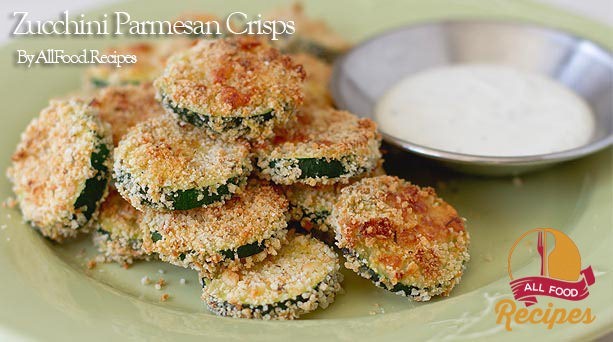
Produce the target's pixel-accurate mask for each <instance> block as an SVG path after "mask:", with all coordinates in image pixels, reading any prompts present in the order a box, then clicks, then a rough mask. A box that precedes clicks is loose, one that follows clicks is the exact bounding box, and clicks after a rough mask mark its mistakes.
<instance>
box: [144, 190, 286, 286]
mask: <svg viewBox="0 0 613 342" xmlns="http://www.w3.org/2000/svg"><path fill="white" fill-rule="evenodd" d="M288 208H289V204H288V201H287V199H286V198H285V196H283V194H282V193H281V192H280V191H279V190H277V189H276V188H274V187H273V186H270V185H267V184H266V183H263V182H261V181H257V180H252V181H250V183H249V185H248V186H247V188H246V189H245V191H243V192H242V193H240V194H239V195H236V196H234V197H232V198H231V199H229V200H228V201H226V203H225V204H224V205H222V206H216V207H212V208H199V209H193V210H185V211H170V212H162V211H156V210H153V209H147V210H145V212H144V215H143V220H142V227H143V228H142V229H143V231H144V235H145V236H144V244H143V247H144V248H145V250H146V251H147V252H149V253H158V254H159V257H160V259H161V260H163V261H166V262H169V263H171V264H174V265H177V266H182V267H189V268H193V269H195V270H198V271H201V272H204V273H207V274H212V273H214V272H215V270H216V269H217V267H218V266H219V265H220V264H224V265H228V264H234V265H238V264H240V265H242V266H243V267H249V266H251V265H253V264H254V263H256V262H258V261H260V260H262V259H263V258H264V257H266V255H268V254H275V253H276V251H277V250H278V249H279V248H281V244H282V243H284V242H285V236H286V233H287V230H286V227H287V211H288Z"/></svg>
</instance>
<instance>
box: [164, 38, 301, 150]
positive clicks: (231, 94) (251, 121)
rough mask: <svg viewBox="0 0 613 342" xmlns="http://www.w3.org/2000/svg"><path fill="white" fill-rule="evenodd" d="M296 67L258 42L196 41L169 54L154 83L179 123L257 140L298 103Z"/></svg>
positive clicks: (228, 39) (281, 122)
mask: <svg viewBox="0 0 613 342" xmlns="http://www.w3.org/2000/svg"><path fill="white" fill-rule="evenodd" d="M304 78H305V73H304V70H303V68H302V66H300V65H296V64H294V63H293V62H292V60H291V58H290V57H288V56H285V55H282V54H281V53H280V52H279V51H277V50H276V49H274V48H272V47H270V46H269V45H267V44H266V42H265V41H263V40H258V39H255V38H248V37H238V38H225V39H217V40H202V41H200V42H199V43H198V44H197V45H196V46H194V47H192V48H190V49H188V50H187V51H184V52H180V53H178V54H175V55H173V56H172V57H171V58H170V60H169V61H168V64H167V65H166V69H165V70H164V73H163V75H162V76H161V77H159V78H158V79H157V80H156V81H155V86H156V87H157V90H158V96H159V100H160V101H161V102H162V104H163V105H164V107H165V108H166V109H167V110H168V112H169V113H171V114H173V115H174V116H175V117H176V118H177V119H178V120H179V121H181V122H184V123H189V124H191V125H194V126H198V127H204V128H205V129H206V130H207V131H209V132H211V133H213V134H214V135H222V136H224V137H226V138H235V137H238V136H244V137H246V138H248V139H253V140H258V139H261V138H262V137H267V136H270V135H272V133H273V128H274V127H277V126H280V125H284V124H285V123H286V122H287V121H288V120H289V119H290V118H291V117H292V116H293V113H294V110H295V109H296V107H298V106H299V105H300V104H301V103H302V81H303V80H304Z"/></svg>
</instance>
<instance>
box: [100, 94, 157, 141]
mask: <svg viewBox="0 0 613 342" xmlns="http://www.w3.org/2000/svg"><path fill="white" fill-rule="evenodd" d="M90 105H91V106H92V107H94V108H96V109H98V111H99V113H100V119H102V121H103V122H106V123H108V124H109V125H111V130H112V133H113V144H114V145H115V146H117V144H118V143H119V140H121V138H123V136H124V135H126V133H127V132H128V130H129V129H130V128H131V127H132V126H134V125H136V124H137V123H139V122H142V121H146V120H147V119H149V118H152V117H157V116H161V115H162V114H164V108H162V106H161V105H160V104H159V103H158V102H157V101H156V99H155V90H154V88H153V86H152V85H151V83H144V84H141V85H138V86H134V85H125V86H109V87H106V88H103V89H101V90H99V91H98V92H97V93H96V94H95V95H94V100H93V101H92V102H91V104H90Z"/></svg>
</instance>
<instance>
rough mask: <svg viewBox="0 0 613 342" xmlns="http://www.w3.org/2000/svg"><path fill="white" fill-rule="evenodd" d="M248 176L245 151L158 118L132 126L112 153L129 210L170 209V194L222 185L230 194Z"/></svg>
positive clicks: (243, 145)
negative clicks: (134, 208)
mask: <svg viewBox="0 0 613 342" xmlns="http://www.w3.org/2000/svg"><path fill="white" fill-rule="evenodd" d="M250 172H251V161H250V159H249V146H248V145H247V144H246V143H244V142H241V141H236V142H232V143H230V142H223V141H221V140H214V139H211V138H209V137H208V136H207V135H206V133H205V132H204V131H202V130H200V129H198V128H196V127H192V126H189V125H187V126H180V125H179V124H177V123H176V122H175V120H173V119H172V118H170V117H168V116H160V117H156V118H153V119H150V120H148V121H145V122H142V123H139V124H137V125H136V126H134V127H133V128H132V129H131V130H130V131H129V132H128V134H126V136H125V137H124V138H123V139H122V140H121V141H120V142H119V145H118V147H117V148H116V150H115V164H114V176H115V178H116V179H117V182H116V186H117V190H118V191H119V193H120V194H121V195H122V196H123V197H124V198H125V199H127V200H128V201H129V202H130V203H131V204H132V205H133V206H134V207H136V208H137V209H139V210H143V209H144V207H145V206H153V207H156V208H167V209H173V205H174V204H173V194H174V193H176V192H178V191H185V190H190V189H204V188H207V187H208V188H210V190H211V191H213V193H215V192H216V189H218V188H219V187H220V186H222V185H227V186H228V188H229V192H230V193H236V192H237V191H239V190H240V186H241V185H240V184H242V183H244V182H243V181H240V182H237V183H230V182H229V180H231V179H234V178H238V179H246V177H247V176H248V175H249V173H250Z"/></svg>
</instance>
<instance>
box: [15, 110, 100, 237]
mask: <svg viewBox="0 0 613 342" xmlns="http://www.w3.org/2000/svg"><path fill="white" fill-rule="evenodd" d="M111 150H112V144H111V138H110V132H109V128H108V126H107V125H105V124H103V123H102V122H101V121H100V119H99V117H98V113H97V112H96V111H95V110H94V109H93V108H91V107H90V106H88V105H87V103H85V102H83V101H81V100H78V99H69V100H62V101H59V100H52V101H51V103H50V104H49V106H48V107H47V108H45V109H43V111H42V112H41V113H40V116H39V117H38V118H36V119H34V120H32V122H30V124H29V125H28V127H27V128H26V130H25V132H23V133H22V135H21V141H20V142H19V145H18V146H17V150H16V151H15V153H14V154H13V156H12V162H13V163H12V165H11V167H10V168H9V169H8V171H7V175H8V178H9V179H10V181H11V182H12V183H13V191H14V192H15V194H16V195H17V200H18V202H19V206H20V208H21V212H22V213H23V218H24V220H25V221H27V222H29V223H30V224H31V225H32V226H33V227H35V228H37V229H38V230H39V231H40V232H41V233H42V234H43V235H44V236H46V237H48V238H50V239H52V240H55V241H62V240H64V239H66V238H70V237H74V236H76V235H77V232H78V230H79V229H80V228H84V227H85V226H86V225H87V224H88V223H89V221H90V220H91V219H92V217H93V216H94V215H95V214H96V211H97V209H98V206H99V204H100V202H101V201H102V200H103V198H104V196H105V195H106V190H107V186H108V183H109V178H110V177H109V173H110V169H111Z"/></svg>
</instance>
